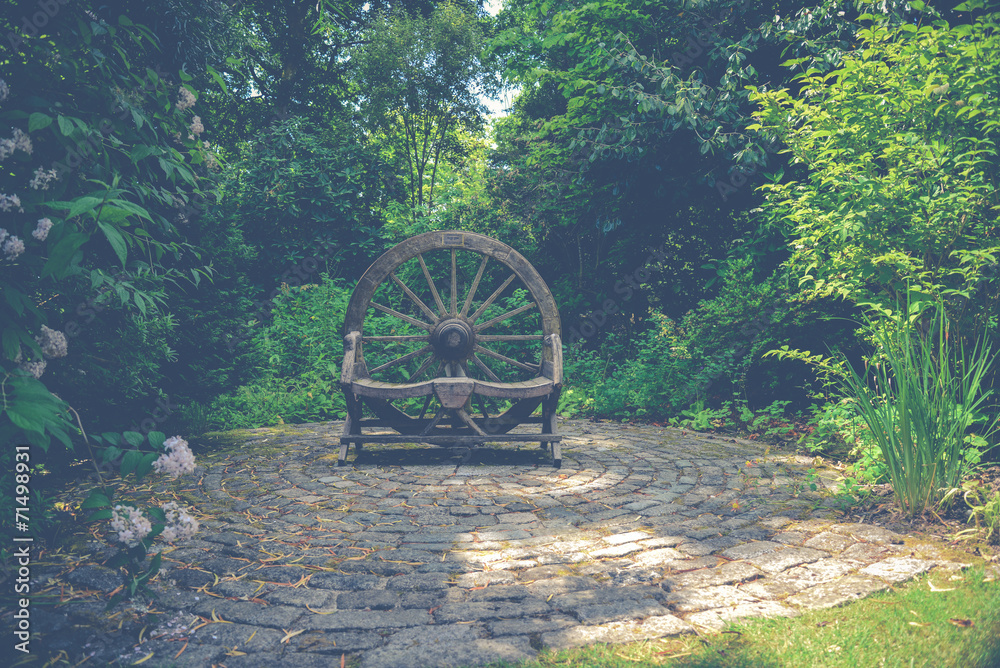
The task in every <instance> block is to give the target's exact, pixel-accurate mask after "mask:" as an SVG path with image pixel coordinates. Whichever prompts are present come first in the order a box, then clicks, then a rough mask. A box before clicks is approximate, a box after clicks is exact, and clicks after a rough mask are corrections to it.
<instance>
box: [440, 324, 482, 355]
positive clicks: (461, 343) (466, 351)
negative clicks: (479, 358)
mask: <svg viewBox="0 0 1000 668" xmlns="http://www.w3.org/2000/svg"><path fill="white" fill-rule="evenodd" d="M431 345H432V346H434V352H435V354H436V355H437V356H438V357H440V358H441V359H446V360H460V359H465V358H467V357H468V356H469V355H470V354H471V353H472V348H473V346H474V345H475V334H473V332H472V328H471V327H469V325H468V324H466V323H465V322H464V321H462V320H458V319H457V318H449V319H447V320H442V321H441V322H439V323H438V325H437V326H436V327H435V328H434V331H433V332H431Z"/></svg>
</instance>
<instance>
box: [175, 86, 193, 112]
mask: <svg viewBox="0 0 1000 668" xmlns="http://www.w3.org/2000/svg"><path fill="white" fill-rule="evenodd" d="M178 98H179V99H178V100H177V108H178V109H180V110H181V111H184V110H185V109H190V108H191V107H193V106H194V101H195V100H194V95H193V94H192V93H191V91H189V90H188V89H187V88H185V87H184V86H181V89H180V92H179V94H178Z"/></svg>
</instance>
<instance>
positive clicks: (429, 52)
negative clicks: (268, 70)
mask: <svg viewBox="0 0 1000 668" xmlns="http://www.w3.org/2000/svg"><path fill="white" fill-rule="evenodd" d="M482 48H483V45H482V33H481V31H480V28H479V24H478V22H477V21H476V19H475V17H474V16H473V15H472V14H471V13H469V12H467V11H466V10H464V9H463V8H462V7H460V6H458V5H456V4H453V3H452V2H444V3H441V4H439V5H438V6H437V7H435V8H434V11H433V12H431V14H430V16H427V17H424V16H420V15H418V14H411V13H409V12H407V11H406V10H405V9H397V10H396V11H394V12H392V13H385V14H383V15H382V16H380V17H379V19H378V20H377V21H375V23H374V24H373V25H372V27H371V29H370V31H369V32H368V34H367V35H366V38H365V40H364V42H363V46H361V48H359V49H358V50H357V52H356V53H355V54H354V58H353V60H356V62H357V76H358V84H359V86H360V89H361V97H362V100H363V101H362V105H361V110H362V116H363V117H364V120H365V123H366V125H367V127H368V129H369V132H371V133H372V134H373V135H375V137H373V140H374V141H375V142H376V143H378V144H382V145H383V146H384V147H385V149H386V152H387V153H388V155H389V156H392V157H393V158H394V161H395V162H396V163H397V164H398V165H399V168H400V171H403V172H404V173H405V174H406V175H407V178H406V183H407V186H406V187H407V193H408V196H407V198H406V201H407V203H408V205H409V206H410V208H411V209H414V210H418V211H423V210H430V209H432V208H433V206H434V195H435V192H434V190H435V186H436V184H437V176H438V169H439V167H440V166H441V164H442V161H443V160H445V159H447V157H448V156H450V155H453V154H455V153H458V152H460V150H461V146H460V144H459V142H457V141H456V132H457V131H459V130H477V129H479V128H480V127H481V124H482V118H481V115H482V111H483V108H482V105H481V103H480V102H479V101H478V100H477V99H476V95H475V91H476V89H477V88H478V87H479V85H480V82H482V80H483V77H484V71H483V66H482V64H481V62H480V55H481V52H482Z"/></svg>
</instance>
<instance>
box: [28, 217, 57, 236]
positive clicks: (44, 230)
mask: <svg viewBox="0 0 1000 668" xmlns="http://www.w3.org/2000/svg"><path fill="white" fill-rule="evenodd" d="M51 229H52V221H51V220H49V219H48V218H39V219H38V224H37V225H36V226H35V229H34V230H33V231H32V232H31V236H33V237H35V238H36V239H38V240H39V241H45V238H46V237H47V236H49V230H51Z"/></svg>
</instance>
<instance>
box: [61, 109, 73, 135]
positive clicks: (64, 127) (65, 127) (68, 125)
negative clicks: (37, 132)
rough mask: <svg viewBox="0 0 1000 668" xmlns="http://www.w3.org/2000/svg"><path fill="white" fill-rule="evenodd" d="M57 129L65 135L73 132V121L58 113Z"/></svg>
mask: <svg viewBox="0 0 1000 668" xmlns="http://www.w3.org/2000/svg"><path fill="white" fill-rule="evenodd" d="M59 131H60V132H62V133H63V135H65V136H67V137H68V136H70V135H71V134H73V122H72V121H70V120H69V119H68V118H66V117H65V116H63V115H62V114H59Z"/></svg>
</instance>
